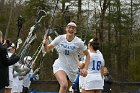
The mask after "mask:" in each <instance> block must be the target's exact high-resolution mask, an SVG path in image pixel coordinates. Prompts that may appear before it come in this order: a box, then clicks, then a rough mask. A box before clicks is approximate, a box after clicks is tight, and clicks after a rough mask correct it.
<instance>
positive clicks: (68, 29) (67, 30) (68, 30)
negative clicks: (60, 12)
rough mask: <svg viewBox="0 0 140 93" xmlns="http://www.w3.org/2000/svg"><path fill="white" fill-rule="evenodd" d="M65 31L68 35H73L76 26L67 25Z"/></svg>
mask: <svg viewBox="0 0 140 93" xmlns="http://www.w3.org/2000/svg"><path fill="white" fill-rule="evenodd" d="M66 33H67V34H69V35H74V34H75V33H76V27H75V26H67V27H66Z"/></svg>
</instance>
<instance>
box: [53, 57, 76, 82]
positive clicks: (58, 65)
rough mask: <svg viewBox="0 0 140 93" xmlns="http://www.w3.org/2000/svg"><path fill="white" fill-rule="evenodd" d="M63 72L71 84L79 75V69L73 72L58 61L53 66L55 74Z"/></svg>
mask: <svg viewBox="0 0 140 93" xmlns="http://www.w3.org/2000/svg"><path fill="white" fill-rule="evenodd" d="M60 70H63V71H64V72H65V73H66V74H67V75H68V78H69V79H70V81H71V82H74V80H75V79H76V76H77V73H78V68H77V70H75V71H72V70H71V69H70V67H66V66H64V65H63V64H62V63H60V61H59V60H58V59H57V60H56V61H55V62H54V64H53V73H54V74H55V73H56V72H57V71H60Z"/></svg>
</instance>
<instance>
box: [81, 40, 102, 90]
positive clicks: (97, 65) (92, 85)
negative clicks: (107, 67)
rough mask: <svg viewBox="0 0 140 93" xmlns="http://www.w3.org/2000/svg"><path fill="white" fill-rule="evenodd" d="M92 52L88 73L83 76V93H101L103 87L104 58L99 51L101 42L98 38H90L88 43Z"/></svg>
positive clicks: (90, 52)
mask: <svg viewBox="0 0 140 93" xmlns="http://www.w3.org/2000/svg"><path fill="white" fill-rule="evenodd" d="M88 48H89V54H90V64H89V67H88V75H87V76H86V77H84V78H83V84H82V89H83V92H82V93H101V90H102V89H103V67H104V59H103V56H101V54H100V53H98V51H97V50H98V49H99V43H98V41H97V39H96V40H90V42H89V44H88Z"/></svg>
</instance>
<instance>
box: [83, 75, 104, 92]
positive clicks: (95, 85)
mask: <svg viewBox="0 0 140 93" xmlns="http://www.w3.org/2000/svg"><path fill="white" fill-rule="evenodd" d="M103 85H104V83H103V79H102V77H101V74H100V73H92V74H88V75H87V76H86V77H85V78H84V79H83V84H82V89H84V90H97V89H103Z"/></svg>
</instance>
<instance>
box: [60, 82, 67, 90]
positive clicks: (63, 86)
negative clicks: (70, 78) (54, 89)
mask: <svg viewBox="0 0 140 93" xmlns="http://www.w3.org/2000/svg"><path fill="white" fill-rule="evenodd" d="M60 87H61V88H63V89H67V88H68V82H62V83H61V84H60Z"/></svg>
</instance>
